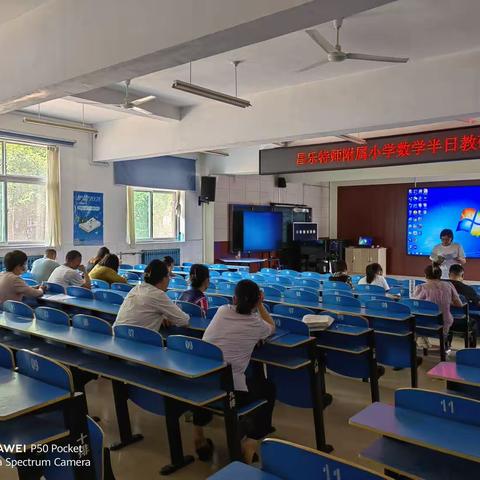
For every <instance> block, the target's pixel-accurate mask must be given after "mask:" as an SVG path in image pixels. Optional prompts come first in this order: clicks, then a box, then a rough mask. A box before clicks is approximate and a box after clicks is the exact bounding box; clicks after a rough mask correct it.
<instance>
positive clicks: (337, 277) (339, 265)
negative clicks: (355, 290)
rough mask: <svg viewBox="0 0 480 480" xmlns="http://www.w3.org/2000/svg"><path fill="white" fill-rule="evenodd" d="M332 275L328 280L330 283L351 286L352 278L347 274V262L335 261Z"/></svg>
mask: <svg viewBox="0 0 480 480" xmlns="http://www.w3.org/2000/svg"><path fill="white" fill-rule="evenodd" d="M333 270H334V273H333V275H331V276H330V277H329V278H328V280H329V281H331V282H343V283H346V284H347V285H350V287H351V286H352V278H351V277H350V275H349V274H348V268H347V262H346V261H345V260H337V261H336V262H335V264H334V265H333Z"/></svg>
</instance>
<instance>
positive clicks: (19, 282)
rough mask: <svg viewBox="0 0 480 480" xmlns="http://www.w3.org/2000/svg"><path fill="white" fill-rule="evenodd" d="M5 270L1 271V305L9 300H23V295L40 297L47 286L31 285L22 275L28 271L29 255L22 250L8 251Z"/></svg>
mask: <svg viewBox="0 0 480 480" xmlns="http://www.w3.org/2000/svg"><path fill="white" fill-rule="evenodd" d="M3 264H4V265H5V270H6V271H5V272H1V273H0V305H2V304H3V302H5V301H7V300H16V301H17V302H21V301H22V298H23V297H33V298H38V297H41V296H42V295H43V292H44V291H45V290H46V288H45V287H43V286H39V287H30V286H28V285H27V284H26V283H25V281H24V280H23V278H21V277H20V275H21V274H22V273H24V272H26V270H27V268H26V265H27V255H26V253H25V252H22V251H21V250H13V251H12V252H8V253H7V254H6V255H5V257H4V259H3Z"/></svg>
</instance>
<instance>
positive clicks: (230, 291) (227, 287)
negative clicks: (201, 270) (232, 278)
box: [216, 282, 237, 295]
mask: <svg viewBox="0 0 480 480" xmlns="http://www.w3.org/2000/svg"><path fill="white" fill-rule="evenodd" d="M236 286H237V285H236V284H235V283H225V282H222V283H218V284H217V286H216V291H217V293H223V294H224V295H234V294H235V287H236Z"/></svg>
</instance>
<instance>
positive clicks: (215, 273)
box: [208, 270, 220, 278]
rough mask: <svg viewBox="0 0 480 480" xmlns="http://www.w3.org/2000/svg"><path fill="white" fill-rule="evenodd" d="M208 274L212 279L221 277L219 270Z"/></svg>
mask: <svg viewBox="0 0 480 480" xmlns="http://www.w3.org/2000/svg"><path fill="white" fill-rule="evenodd" d="M208 273H209V275H210V278H213V277H219V276H220V272H219V271H218V270H209V271H208Z"/></svg>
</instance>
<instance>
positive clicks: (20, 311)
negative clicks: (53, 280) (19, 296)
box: [3, 300, 33, 320]
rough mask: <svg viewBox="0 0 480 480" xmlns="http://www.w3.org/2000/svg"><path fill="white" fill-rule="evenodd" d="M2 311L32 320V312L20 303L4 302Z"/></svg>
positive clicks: (13, 301)
mask: <svg viewBox="0 0 480 480" xmlns="http://www.w3.org/2000/svg"><path fill="white" fill-rule="evenodd" d="M3 310H4V311H5V312H7V313H13V314H15V315H18V316H20V317H25V318H30V319H32V320H33V310H32V309H31V308H30V307H29V306H28V305H26V304H25V303H22V302H17V301H15V300H6V301H5V302H3Z"/></svg>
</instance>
